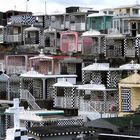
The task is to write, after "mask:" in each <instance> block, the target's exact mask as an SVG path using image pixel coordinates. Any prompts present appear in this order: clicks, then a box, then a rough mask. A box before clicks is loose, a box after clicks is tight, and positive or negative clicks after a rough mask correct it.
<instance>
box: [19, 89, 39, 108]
mask: <svg viewBox="0 0 140 140" xmlns="http://www.w3.org/2000/svg"><path fill="white" fill-rule="evenodd" d="M20 99H23V100H26V101H27V102H28V104H29V105H30V106H31V107H32V108H33V109H35V110H38V109H41V108H40V107H39V106H38V105H37V103H36V102H35V98H34V96H33V95H32V94H31V93H30V92H29V91H28V90H26V89H22V90H20Z"/></svg>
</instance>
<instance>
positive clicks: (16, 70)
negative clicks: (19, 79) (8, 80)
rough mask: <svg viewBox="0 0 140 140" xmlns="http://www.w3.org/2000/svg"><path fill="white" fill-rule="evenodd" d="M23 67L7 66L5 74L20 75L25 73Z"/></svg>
mask: <svg viewBox="0 0 140 140" xmlns="http://www.w3.org/2000/svg"><path fill="white" fill-rule="evenodd" d="M25 71H26V69H25V66H10V65H9V66H8V67H7V74H12V73H16V74H21V73H23V72H25Z"/></svg>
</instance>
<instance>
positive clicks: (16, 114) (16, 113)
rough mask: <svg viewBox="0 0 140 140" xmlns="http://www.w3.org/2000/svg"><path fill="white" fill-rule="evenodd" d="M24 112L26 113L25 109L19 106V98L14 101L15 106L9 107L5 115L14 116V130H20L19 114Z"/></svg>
mask: <svg viewBox="0 0 140 140" xmlns="http://www.w3.org/2000/svg"><path fill="white" fill-rule="evenodd" d="M22 111H24V107H20V106H19V99H18V98H15V99H14V106H13V107H9V108H8V109H6V111H5V113H10V114H11V113H12V114H14V129H19V128H20V120H19V114H20V112H22Z"/></svg>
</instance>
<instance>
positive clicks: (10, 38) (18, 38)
mask: <svg viewBox="0 0 140 140" xmlns="http://www.w3.org/2000/svg"><path fill="white" fill-rule="evenodd" d="M6 42H21V34H17V35H7V37H6Z"/></svg>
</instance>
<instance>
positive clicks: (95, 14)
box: [88, 12, 113, 17]
mask: <svg viewBox="0 0 140 140" xmlns="http://www.w3.org/2000/svg"><path fill="white" fill-rule="evenodd" d="M103 16H110V17H112V16H113V15H110V14H105V13H103V12H99V13H93V14H89V15H88V17H103Z"/></svg>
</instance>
